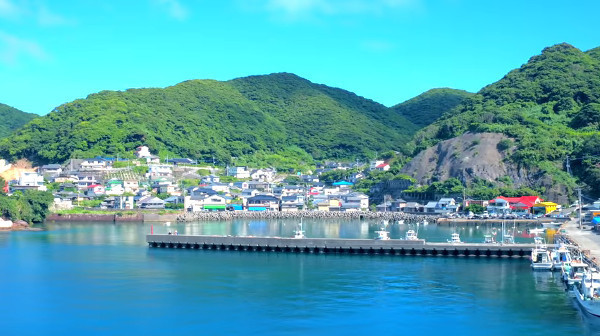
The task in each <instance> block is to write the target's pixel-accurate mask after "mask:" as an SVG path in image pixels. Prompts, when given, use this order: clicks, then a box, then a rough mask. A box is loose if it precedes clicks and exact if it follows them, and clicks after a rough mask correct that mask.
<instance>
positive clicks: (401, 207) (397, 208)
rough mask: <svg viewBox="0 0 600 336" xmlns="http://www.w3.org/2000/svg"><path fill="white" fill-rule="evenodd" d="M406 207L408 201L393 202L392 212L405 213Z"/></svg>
mask: <svg viewBox="0 0 600 336" xmlns="http://www.w3.org/2000/svg"><path fill="white" fill-rule="evenodd" d="M405 206H406V201H405V200H403V199H402V198H398V199H395V200H393V201H392V211H395V212H400V211H404V207H405Z"/></svg>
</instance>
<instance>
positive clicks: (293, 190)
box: [281, 185, 306, 196]
mask: <svg viewBox="0 0 600 336" xmlns="http://www.w3.org/2000/svg"><path fill="white" fill-rule="evenodd" d="M305 192H306V191H305V190H304V187H301V186H291V185H286V186H283V187H282V188H281V195H282V196H289V195H298V194H300V195H302V194H304V193H305Z"/></svg>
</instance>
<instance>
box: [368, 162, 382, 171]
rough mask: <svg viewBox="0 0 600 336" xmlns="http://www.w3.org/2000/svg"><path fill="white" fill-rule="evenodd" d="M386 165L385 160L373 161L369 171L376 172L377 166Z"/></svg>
mask: <svg viewBox="0 0 600 336" xmlns="http://www.w3.org/2000/svg"><path fill="white" fill-rule="evenodd" d="M384 163H385V161H383V160H374V161H371V164H370V165H369V170H375V169H377V166H380V165H382V164H384Z"/></svg>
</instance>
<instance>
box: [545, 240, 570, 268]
mask: <svg viewBox="0 0 600 336" xmlns="http://www.w3.org/2000/svg"><path fill="white" fill-rule="evenodd" d="M550 255H551V256H552V270H553V271H558V270H562V269H563V264H565V263H570V262H571V260H572V258H571V251H569V248H568V247H567V246H565V245H564V244H560V245H559V247H558V248H557V249H555V250H553V251H552V253H551V254H550Z"/></svg>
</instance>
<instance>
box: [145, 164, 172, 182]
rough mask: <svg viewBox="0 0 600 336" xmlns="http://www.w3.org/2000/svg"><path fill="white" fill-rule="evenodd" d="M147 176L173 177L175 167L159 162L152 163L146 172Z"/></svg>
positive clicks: (154, 177)
mask: <svg viewBox="0 0 600 336" xmlns="http://www.w3.org/2000/svg"><path fill="white" fill-rule="evenodd" d="M146 177H149V178H153V179H156V178H159V177H166V178H171V177H173V167H171V166H169V165H159V164H152V165H149V166H148V173H146Z"/></svg>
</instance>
